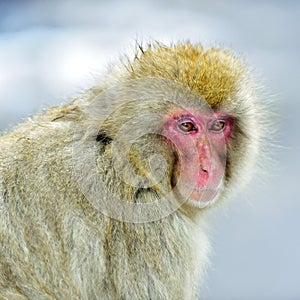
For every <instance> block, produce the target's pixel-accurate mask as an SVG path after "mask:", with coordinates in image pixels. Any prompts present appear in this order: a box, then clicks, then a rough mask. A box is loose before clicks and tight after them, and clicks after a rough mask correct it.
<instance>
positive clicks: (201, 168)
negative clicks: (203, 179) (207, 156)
mask: <svg viewBox="0 0 300 300" xmlns="http://www.w3.org/2000/svg"><path fill="white" fill-rule="evenodd" d="M200 170H201V171H202V172H205V173H208V171H207V170H206V169H204V168H203V167H202V166H200Z"/></svg>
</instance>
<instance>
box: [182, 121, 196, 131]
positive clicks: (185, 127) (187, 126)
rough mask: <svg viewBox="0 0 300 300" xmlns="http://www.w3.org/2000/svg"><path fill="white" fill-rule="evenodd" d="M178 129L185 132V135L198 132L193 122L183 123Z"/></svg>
mask: <svg viewBox="0 0 300 300" xmlns="http://www.w3.org/2000/svg"><path fill="white" fill-rule="evenodd" d="M178 128H179V130H180V131H182V132H185V133H187V132H191V131H197V129H196V127H195V126H194V124H193V123H192V122H183V123H181V124H179V125H178Z"/></svg>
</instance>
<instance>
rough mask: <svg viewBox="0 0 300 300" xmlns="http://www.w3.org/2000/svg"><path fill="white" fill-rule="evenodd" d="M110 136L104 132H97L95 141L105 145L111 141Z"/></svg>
mask: <svg viewBox="0 0 300 300" xmlns="http://www.w3.org/2000/svg"><path fill="white" fill-rule="evenodd" d="M112 140H113V139H112V138H111V137H109V136H108V135H107V134H106V133H105V132H99V133H98V134H97V137H96V141H97V142H100V143H102V144H104V145H105V146H106V145H108V144H110V143H111V142H112Z"/></svg>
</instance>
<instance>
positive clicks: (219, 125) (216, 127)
mask: <svg viewBox="0 0 300 300" xmlns="http://www.w3.org/2000/svg"><path fill="white" fill-rule="evenodd" d="M225 125H226V123H225V121H223V120H218V121H216V122H214V123H213V124H212V125H211V127H210V128H209V130H212V131H216V132H221V131H223V130H224V128H225Z"/></svg>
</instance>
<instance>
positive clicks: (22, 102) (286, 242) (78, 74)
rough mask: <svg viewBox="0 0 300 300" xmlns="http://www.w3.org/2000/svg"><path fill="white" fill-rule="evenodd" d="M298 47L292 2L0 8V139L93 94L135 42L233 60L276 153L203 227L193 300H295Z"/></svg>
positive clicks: (59, 3)
mask: <svg viewBox="0 0 300 300" xmlns="http://www.w3.org/2000/svg"><path fill="white" fill-rule="evenodd" d="M299 37H300V1H297V0H286V1H279V0H273V1H268V0H256V1H250V0H245V1H242V0H241V1H238V0H226V1H225V0H221V1H216V0H215V1H212V0H199V1H197V0H192V1H189V0H175V1H174V0H173V1H171V0H167V1H164V2H163V1H158V0H153V1H150V0H148V1H141V0H140V1H138V0H129V1H121V0H120V1H117V0H114V1H99V0H98V1H97V0H85V1H84V0H52V1H48V0H44V1H42V0H19V1H17V0H0V130H3V131H4V130H8V129H9V128H11V127H12V126H13V125H14V124H15V123H16V122H19V121H20V120H21V119H24V118H26V117H28V116H30V115H31V114H34V113H36V112H38V111H40V110H41V109H42V108H44V107H47V106H49V105H53V104H60V103H63V102H66V101H67V100H68V99H70V98H72V97H73V96H75V95H77V94H79V93H80V92H81V91H82V89H84V88H87V87H90V86H92V85H93V83H94V82H95V78H97V76H99V74H101V73H102V72H104V71H105V67H106V66H107V64H108V63H109V62H112V61H114V60H116V59H117V58H118V57H119V55H120V54H123V53H132V51H133V49H134V41H135V40H136V39H138V40H139V41H145V42H147V41H148V40H149V39H156V40H159V41H163V42H166V43H168V42H170V41H177V40H186V39H189V40H191V41H192V42H194V43H196V42H201V43H203V44H204V45H221V46H225V47H229V48H232V49H233V50H234V51H235V52H236V53H238V54H242V55H243V56H244V57H245V58H246V60H247V63H248V64H249V66H251V67H254V68H255V69H256V73H257V74H258V75H259V77H258V78H259V79H258V81H259V82H260V83H261V78H263V79H264V80H263V82H262V84H263V85H265V86H266V87H267V88H266V90H267V93H268V95H269V96H270V97H271V98H273V99H274V107H275V108H276V110H277V111H278V112H279V114H280V117H279V118H278V120H276V122H275V125H278V136H275V137H274V139H275V140H276V141H277V144H279V145H281V147H280V148H278V149H276V151H275V155H273V158H274V160H275V162H276V166H275V167H273V168H272V171H271V173H272V176H271V177H270V178H269V179H268V180H266V183H263V184H259V188H257V187H256V184H257V183H258V182H257V181H258V180H257V181H254V182H253V184H252V185H251V186H250V189H249V191H248V192H247V193H246V192H243V193H241V194H239V197H237V198H240V199H236V200H235V201H231V202H230V203H229V204H228V206H227V208H226V209H225V210H224V211H220V212H219V214H218V215H217V216H216V217H215V218H214V220H213V221H212V223H213V228H214V229H213V232H212V241H213V247H214V253H213V255H212V258H211V260H212V266H211V269H210V270H209V272H208V275H207V280H206V286H205V289H204V294H203V299H215V300H217V299H238V300H243V299H284V300H288V299H300V234H299V231H300V218H299V211H300V196H299V191H298V188H297V186H299V184H300V182H299V178H300V176H299V175H300V171H299V169H300V162H299V161H300V157H299V156H300V155H299V153H300V139H299V132H300V126H299V124H300V121H299V111H300V101H299V96H300V92H299V83H298V81H299V78H300V71H299V70H300V64H299V62H300V61H299V57H300V55H299V53H300V39H299ZM298 110H299V111H298ZM270 118H272V116H271V115H270ZM272 151H273V150H272ZM258 178H259V177H258Z"/></svg>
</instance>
